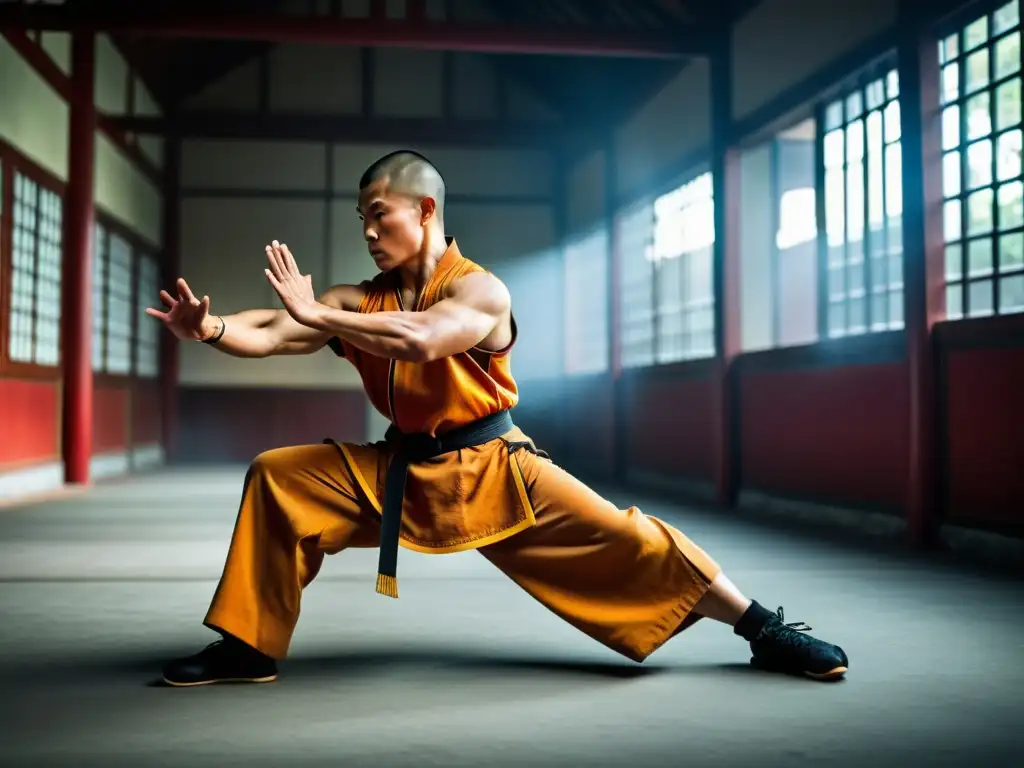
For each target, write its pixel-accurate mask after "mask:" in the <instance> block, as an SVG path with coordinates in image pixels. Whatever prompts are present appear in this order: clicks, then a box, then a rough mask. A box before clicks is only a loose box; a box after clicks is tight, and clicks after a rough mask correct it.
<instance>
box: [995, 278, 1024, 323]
mask: <svg viewBox="0 0 1024 768" xmlns="http://www.w3.org/2000/svg"><path fill="white" fill-rule="evenodd" d="M999 311H1000V313H1003V314H1009V313H1011V312H1024V275H1013V276H1012V277H1004V278H1003V279H1002V280H1000V281H999Z"/></svg>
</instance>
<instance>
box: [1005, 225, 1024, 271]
mask: <svg viewBox="0 0 1024 768" xmlns="http://www.w3.org/2000/svg"><path fill="white" fill-rule="evenodd" d="M1022 268H1024V235H1022V234H1021V233H1020V232H1016V233H1014V234H1012V235H1003V236H1002V237H1000V238H999V270H1000V271H1001V272H1008V271H1010V270H1014V269H1022Z"/></svg>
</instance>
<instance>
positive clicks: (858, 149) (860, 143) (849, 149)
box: [846, 120, 864, 163]
mask: <svg viewBox="0 0 1024 768" xmlns="http://www.w3.org/2000/svg"><path fill="white" fill-rule="evenodd" d="M863 157H864V122H863V121H861V120H854V121H853V122H852V123H850V124H849V125H848V126H846V162H848V163H855V162H857V161H858V160H861V159H863Z"/></svg>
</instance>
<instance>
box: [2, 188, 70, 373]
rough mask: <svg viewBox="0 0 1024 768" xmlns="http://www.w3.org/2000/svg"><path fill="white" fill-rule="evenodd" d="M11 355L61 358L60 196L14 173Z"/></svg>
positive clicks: (29, 359) (55, 361)
mask: <svg viewBox="0 0 1024 768" xmlns="http://www.w3.org/2000/svg"><path fill="white" fill-rule="evenodd" d="M13 181H14V196H13V201H12V203H13V205H12V208H13V216H12V222H11V225H12V232H11V278H10V318H9V323H8V333H7V351H8V357H9V358H10V360H11V361H12V362H15V363H30V364H35V365H41V366H48V367H53V366H57V365H59V364H60V338H61V336H60V320H61V278H62V274H63V269H62V267H63V259H62V248H61V237H62V235H61V233H62V210H63V203H62V201H61V198H60V196H59V195H58V194H57V193H56V192H54V191H52V190H50V189H48V188H46V187H44V186H42V185H41V184H39V183H38V182H36V181H34V180H33V179H31V178H29V177H28V176H25V175H23V174H21V173H19V172H17V171H15V173H14V180H13Z"/></svg>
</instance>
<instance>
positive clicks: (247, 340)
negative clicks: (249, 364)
mask: <svg viewBox="0 0 1024 768" xmlns="http://www.w3.org/2000/svg"><path fill="white" fill-rule="evenodd" d="M281 313H284V310H282V309H249V310H246V311H244V312H238V313H237V314H234V315H210V316H208V317H207V318H206V320H204V321H203V338H204V339H210V338H214V337H216V336H217V334H219V333H220V329H221V322H222V321H223V323H224V335H223V336H221V338H220V340H219V341H217V343H216V344H213V345H212V346H213V347H214V349H217V350H219V351H221V352H223V353H225V354H227V355H231V356H232V357H267V356H268V355H271V354H273V353H274V351H275V347H276V342H275V338H274V334H273V333H271V331H270V328H271V326H272V325H273V323H274V322H275V321H278V320H279V319H280V315H281ZM285 314H287V313H285Z"/></svg>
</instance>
